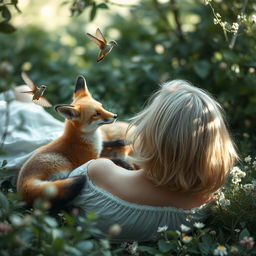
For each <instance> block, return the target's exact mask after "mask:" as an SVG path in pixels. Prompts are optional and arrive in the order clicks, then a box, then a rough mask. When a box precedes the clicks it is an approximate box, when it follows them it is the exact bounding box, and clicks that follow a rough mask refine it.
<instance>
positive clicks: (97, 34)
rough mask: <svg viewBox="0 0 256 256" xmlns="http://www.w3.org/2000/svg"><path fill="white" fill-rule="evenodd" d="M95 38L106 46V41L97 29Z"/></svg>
mask: <svg viewBox="0 0 256 256" xmlns="http://www.w3.org/2000/svg"><path fill="white" fill-rule="evenodd" d="M96 37H97V38H98V39H100V40H101V41H103V42H104V43H105V44H107V41H106V39H105V37H104V36H103V34H102V33H101V31H100V29H99V28H97V30H96Z"/></svg>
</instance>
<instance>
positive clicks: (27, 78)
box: [21, 72, 37, 92]
mask: <svg viewBox="0 0 256 256" xmlns="http://www.w3.org/2000/svg"><path fill="white" fill-rule="evenodd" d="M21 77H22V79H23V80H24V82H25V83H26V85H27V86H29V87H30V89H31V90H32V92H35V91H36V90H37V86H36V85H35V84H34V82H33V81H32V80H31V79H30V78H29V77H28V75H27V74H26V73H25V72H22V73H21Z"/></svg>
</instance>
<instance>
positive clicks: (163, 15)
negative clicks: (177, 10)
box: [153, 0, 172, 29]
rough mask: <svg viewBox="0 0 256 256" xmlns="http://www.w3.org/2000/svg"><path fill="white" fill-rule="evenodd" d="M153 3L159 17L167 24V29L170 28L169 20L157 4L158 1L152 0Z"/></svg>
mask: <svg viewBox="0 0 256 256" xmlns="http://www.w3.org/2000/svg"><path fill="white" fill-rule="evenodd" d="M153 3H154V5H155V8H156V9H157V11H158V12H159V14H160V15H159V17H160V18H161V19H162V21H163V22H164V23H165V25H167V27H168V29H172V25H171V23H170V22H169V20H168V18H167V17H166V14H165V12H164V11H163V10H162V9H161V6H160V5H159V2H158V1H157V0H153Z"/></svg>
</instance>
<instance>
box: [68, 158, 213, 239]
mask: <svg viewBox="0 0 256 256" xmlns="http://www.w3.org/2000/svg"><path fill="white" fill-rule="evenodd" d="M92 161H93V160H91V161H89V162H87V163H85V164H83V165H81V166H80V167H78V168H76V169H75V170H73V171H72V172H71V173H70V175H69V176H76V175H85V176H86V184H85V186H84V188H83V190H82V191H81V193H80V194H79V195H78V196H77V197H76V198H75V199H74V200H73V201H72V202H71V206H72V207H76V208H78V209H79V212H80V213H79V216H80V217H81V216H83V217H85V216H86V213H88V212H96V214H97V216H98V219H97V223H96V227H97V228H98V229H99V230H101V231H102V236H99V238H100V237H106V236H107V235H108V233H109V228H110V226H111V225H113V224H119V225H120V226H121V232H120V234H119V235H118V236H116V237H113V238H112V242H133V241H138V242H145V241H151V240H154V239H156V238H157V237H159V233H158V232H157V231H158V227H163V226H167V227H168V230H173V231H175V230H180V226H181V224H184V225H186V226H189V227H191V230H192V228H193V224H194V223H195V222H202V221H203V220H204V219H205V218H206V217H207V213H208V210H209V206H210V205H209V204H204V205H202V206H200V207H197V208H193V209H191V210H184V209H178V208H175V207H170V206H166V207H159V206H149V205H139V204H135V203H130V202H128V201H125V200H123V199H121V198H119V197H117V196H115V195H113V194H111V193H110V192H108V191H106V190H104V189H102V188H101V187H99V186H97V185H95V184H94V183H93V182H92V180H90V177H89V175H88V166H89V164H90V163H91V162H92ZM131 189H132V188H131ZM78 219H79V218H78ZM191 219H192V220H191Z"/></svg>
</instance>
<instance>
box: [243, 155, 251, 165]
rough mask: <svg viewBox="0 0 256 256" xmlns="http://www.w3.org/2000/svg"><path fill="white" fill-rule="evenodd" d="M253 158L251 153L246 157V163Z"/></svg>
mask: <svg viewBox="0 0 256 256" xmlns="http://www.w3.org/2000/svg"><path fill="white" fill-rule="evenodd" d="M251 160H252V158H251V156H250V155H249V156H247V157H245V158H244V161H245V162H246V163H250V162H251Z"/></svg>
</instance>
